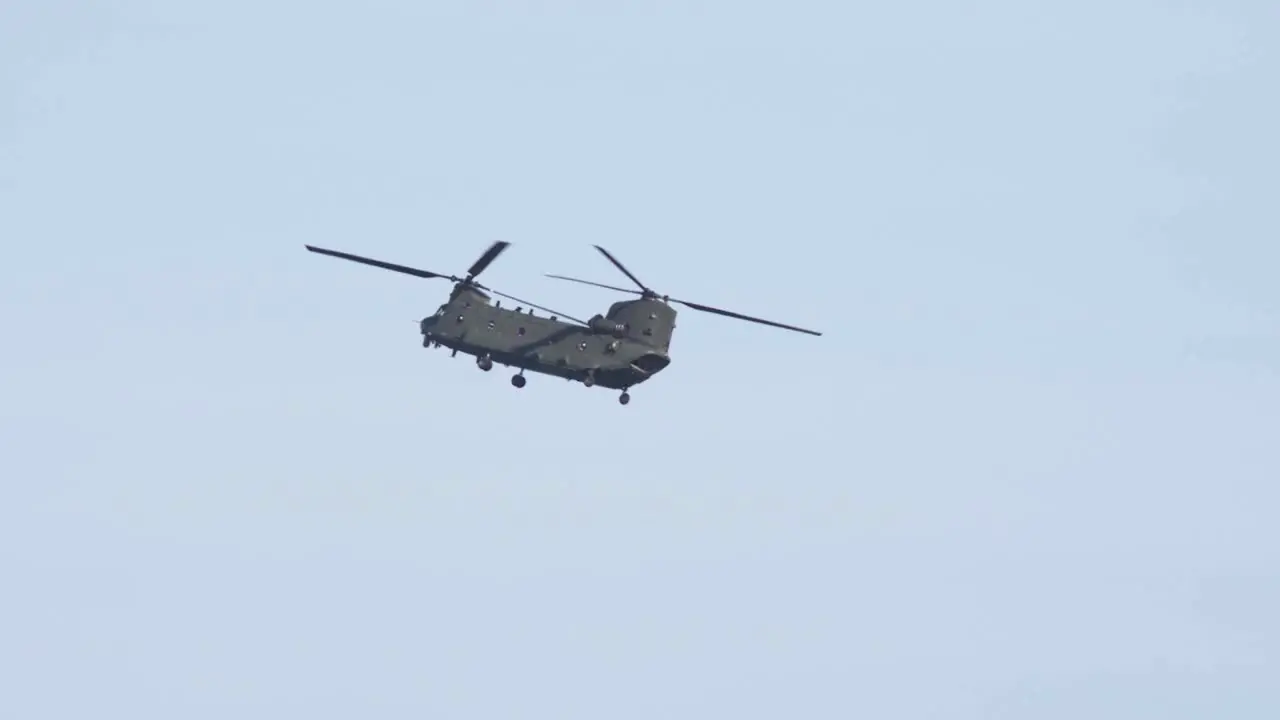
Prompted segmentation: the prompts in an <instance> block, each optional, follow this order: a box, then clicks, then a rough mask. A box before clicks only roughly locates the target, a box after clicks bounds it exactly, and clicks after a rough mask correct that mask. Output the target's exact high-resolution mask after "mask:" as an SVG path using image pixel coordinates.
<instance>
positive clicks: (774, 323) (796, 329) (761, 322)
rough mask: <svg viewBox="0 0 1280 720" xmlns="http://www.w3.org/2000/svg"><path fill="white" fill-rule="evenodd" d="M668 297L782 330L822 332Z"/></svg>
mask: <svg viewBox="0 0 1280 720" xmlns="http://www.w3.org/2000/svg"><path fill="white" fill-rule="evenodd" d="M668 299H669V300H670V301H671V302H673V303H680V304H681V305H685V306H687V307H691V308H693V309H694V310H701V311H703V312H709V313H715V314H716V315H724V316H726V317H731V318H737V319H739V320H747V321H748V322H754V323H760V324H761V325H772V326H773V327H777V328H782V329H784V330H794V331H796V332H802V333H808V334H810V335H819V336H821V335H822V333H820V332H815V331H813V330H805V329H804V328H800V327H796V326H794V325H783V324H782V323H776V322H773V321H772V320H762V319H760V318H757V317H751V316H750V315H743V314H741V313H736V312H730V311H729V310H721V309H720V308H713V307H711V306H709V305H699V304H698V303H692V302H689V301H688V300H677V299H675V298H668Z"/></svg>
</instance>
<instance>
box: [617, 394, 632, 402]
mask: <svg viewBox="0 0 1280 720" xmlns="http://www.w3.org/2000/svg"><path fill="white" fill-rule="evenodd" d="M618 402H619V403H620V404H622V405H626V404H627V403H629V402H631V393H628V392H624V393H622V394H621V395H619V396H618Z"/></svg>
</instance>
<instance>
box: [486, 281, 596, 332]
mask: <svg viewBox="0 0 1280 720" xmlns="http://www.w3.org/2000/svg"><path fill="white" fill-rule="evenodd" d="M487 290H488V291H489V292H491V293H493V294H494V295H501V296H502V297H504V298H506V299H508V300H515V301H516V302H518V303H521V304H523V305H528V306H529V307H531V308H534V309H535V310H541V311H542V312H544V313H547V314H548V315H554V316H556V317H559V318H564V319H565V320H572V321H574V322H576V323H578V324H579V325H582V326H586V325H587V323H586V322H584V321H582V320H579V319H578V318H576V317H573V316H572V315H565V314H564V313H562V312H556V311H555V310H552V309H551V308H544V307H542V306H541V305H534V304H533V303H531V302H529V301H528V300H522V299H520V298H518V297H516V296H515V295H508V294H506V293H503V292H498V291H497V290H494V289H493V288H487Z"/></svg>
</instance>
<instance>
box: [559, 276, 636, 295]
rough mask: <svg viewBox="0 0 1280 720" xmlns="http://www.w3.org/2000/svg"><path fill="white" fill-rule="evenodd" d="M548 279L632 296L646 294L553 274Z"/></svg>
mask: <svg viewBox="0 0 1280 720" xmlns="http://www.w3.org/2000/svg"><path fill="white" fill-rule="evenodd" d="M547 277H549V278H555V279H557V280H568V281H570V282H576V283H582V284H583V285H595V286H596V287H600V288H604V289H606V290H617V291H618V292H624V293H631V294H632V295H643V294H644V293H642V292H640V291H639V290H631V289H628V288H620V287H614V286H612V285H604V284H602V283H598V282H591V281H590V280H579V279H578V278H571V277H565V276H564V275H551V274H548V275H547Z"/></svg>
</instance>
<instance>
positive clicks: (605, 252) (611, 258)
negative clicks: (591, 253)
mask: <svg viewBox="0 0 1280 720" xmlns="http://www.w3.org/2000/svg"><path fill="white" fill-rule="evenodd" d="M592 247H594V248H595V249H596V250H599V251H600V254H601V255H604V256H605V257H606V258H608V259H609V262H611V263H613V264H614V267H616V268H618V269H619V270H621V271H622V274H623V275H626V276H627V277H629V278H631V282H633V283H635V284H636V285H637V286H638V287H639V288H640V289H641V290H643V291H645V292H647V293H649V294H653V291H652V290H650V289H649V288H647V287H645V285H644V283H642V282H640V278H638V277H636V276H635V275H632V274H631V271H630V270H628V269H627V268H626V267H625V266H624V265H623V264H622V263H620V262H618V258H616V257H614V256H613V255H610V254H609V251H608V250H605V249H604V248H602V247H600V246H599V245H592Z"/></svg>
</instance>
